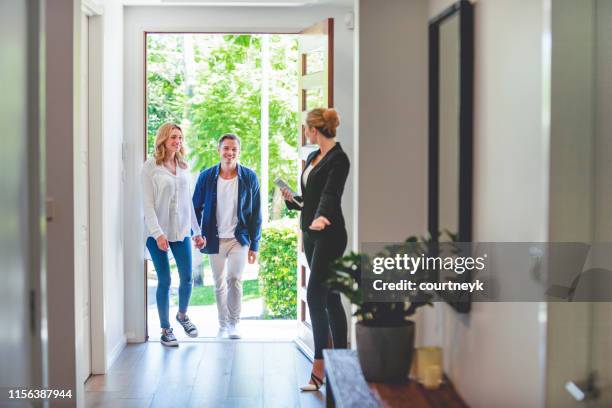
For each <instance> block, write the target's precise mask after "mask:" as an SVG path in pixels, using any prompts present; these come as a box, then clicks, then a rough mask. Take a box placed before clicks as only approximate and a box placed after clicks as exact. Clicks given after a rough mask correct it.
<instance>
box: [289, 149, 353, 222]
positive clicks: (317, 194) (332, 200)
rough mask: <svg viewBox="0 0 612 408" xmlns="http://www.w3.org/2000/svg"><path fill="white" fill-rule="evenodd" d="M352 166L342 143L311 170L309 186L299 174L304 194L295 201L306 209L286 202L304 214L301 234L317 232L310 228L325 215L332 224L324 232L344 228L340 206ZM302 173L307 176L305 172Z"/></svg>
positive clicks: (308, 161) (312, 158)
mask: <svg viewBox="0 0 612 408" xmlns="http://www.w3.org/2000/svg"><path fill="white" fill-rule="evenodd" d="M320 152H321V150H320V149H319V150H317V151H315V152H312V153H311V154H310V155H309V156H308V159H307V160H306V167H305V168H304V169H306V168H307V167H308V166H309V165H310V163H311V162H312V161H313V160H314V158H315V157H316V156H317V155H318V154H319V153H320ZM349 167H350V162H349V159H348V156H347V155H346V153H344V150H342V147H341V146H340V143H336V145H335V146H334V147H333V148H332V149H331V150H330V151H329V152H327V154H326V155H325V157H323V159H321V161H319V163H317V165H316V166H315V167H314V168H313V169H312V170H311V171H310V174H309V175H308V180H306V181H307V183H306V184H304V182H303V180H302V179H303V177H302V175H300V183H301V185H302V195H301V196H295V199H296V200H297V201H300V202H302V203H303V204H304V206H303V207H300V206H299V205H297V204H295V203H294V202H293V201H285V203H286V204H287V208H289V209H292V210H301V211H302V216H301V217H300V218H301V220H300V226H301V228H302V231H308V232H314V231H312V230H310V229H309V228H308V227H309V226H310V224H311V223H312V220H314V219H315V218H317V217H319V216H324V217H325V218H327V219H328V220H329V221H330V222H331V225H329V226H327V227H326V228H325V229H324V230H323V231H321V232H325V231H328V230H331V231H335V230H337V229H338V228H342V229H344V225H345V224H344V216H343V215H342V208H341V206H340V203H341V201H342V192H343V191H344V184H345V182H346V178H347V176H348V172H349ZM302 174H304V172H303V171H302Z"/></svg>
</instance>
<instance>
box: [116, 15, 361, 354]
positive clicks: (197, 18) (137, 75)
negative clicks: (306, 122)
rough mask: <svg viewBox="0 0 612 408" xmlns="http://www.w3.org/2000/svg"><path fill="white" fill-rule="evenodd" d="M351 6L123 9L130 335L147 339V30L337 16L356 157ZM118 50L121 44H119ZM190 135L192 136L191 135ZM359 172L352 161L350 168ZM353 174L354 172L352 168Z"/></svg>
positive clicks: (344, 138)
mask: <svg viewBox="0 0 612 408" xmlns="http://www.w3.org/2000/svg"><path fill="white" fill-rule="evenodd" d="M351 11H352V8H350V7H336V6H327V7H325V6H311V7H289V8H236V7H232V8H208V7H199V8H198V7H176V8H171V7H127V8H126V9H125V25H124V27H125V41H124V47H125V48H124V50H125V54H124V57H125V65H124V67H125V68H124V69H125V71H124V75H125V94H124V106H125V116H124V118H125V120H124V131H125V152H126V154H127V161H126V168H125V171H126V173H125V180H126V189H125V193H126V194H125V199H124V207H123V208H124V211H125V213H124V216H125V219H126V220H130V222H129V225H126V229H125V253H124V255H125V261H124V268H125V271H126V274H125V285H126V292H125V293H126V302H125V316H126V324H125V327H126V335H127V338H128V341H131V342H141V341H144V335H145V326H144V323H145V320H144V313H145V299H144V288H145V281H144V272H143V255H144V241H143V237H142V231H143V228H142V222H143V221H142V212H141V201H142V194H141V187H140V170H141V166H142V161H143V152H144V137H145V135H144V129H145V124H144V117H145V112H144V85H143V84H144V77H143V72H144V71H143V69H144V48H143V46H144V42H143V39H144V35H143V33H144V32H145V31H175V32H176V31H179V32H181V31H186V32H189V31H191V32H281V33H283V32H284V33H295V32H299V31H300V30H301V29H303V28H306V27H308V26H310V25H312V24H314V23H316V22H318V21H320V20H322V19H325V18H328V17H333V18H334V19H335V30H334V41H335V45H334V103H335V107H336V108H337V109H338V112H339V113H340V115H341V125H340V128H339V129H338V140H339V141H340V142H341V143H342V146H343V148H344V149H345V150H346V152H347V154H348V156H349V158H351V159H353V157H354V155H355V152H354V147H353V120H354V119H353V32H352V31H351V30H348V29H346V28H345V26H344V24H343V21H344V16H345V15H346V14H347V13H348V12H351ZM117 49H120V48H117ZM187 137H189V135H187ZM351 171H352V172H355V171H356V169H355V167H354V166H353V167H352V169H351ZM353 174H354V173H353ZM353 188H354V187H353V182H352V179H351V178H349V181H348V182H347V186H346V192H345V195H344V197H345V199H344V200H343V211H344V214H345V217H346V221H347V225H348V229H349V236H351V237H352V234H353V230H352V225H353V224H354V216H353V202H352V201H353V200H352V199H351V198H352V197H353Z"/></svg>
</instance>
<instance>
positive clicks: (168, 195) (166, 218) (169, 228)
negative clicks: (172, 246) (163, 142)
mask: <svg viewBox="0 0 612 408" xmlns="http://www.w3.org/2000/svg"><path fill="white" fill-rule="evenodd" d="M142 185H143V194H144V206H143V207H144V216H145V227H146V234H147V236H149V237H153V238H155V239H157V238H158V237H159V236H160V235H162V234H164V235H166V239H168V241H171V242H175V241H182V240H184V239H185V237H188V236H190V235H191V231H192V230H193V234H194V235H201V232H200V227H199V226H198V222H197V220H196V216H195V211H194V209H193V203H192V201H191V191H190V188H189V170H188V169H182V168H181V167H180V166H176V175H174V174H172V172H171V171H170V170H168V169H167V168H166V167H165V166H163V165H157V164H155V159H149V160H147V161H146V162H145V164H144V166H143V168H142Z"/></svg>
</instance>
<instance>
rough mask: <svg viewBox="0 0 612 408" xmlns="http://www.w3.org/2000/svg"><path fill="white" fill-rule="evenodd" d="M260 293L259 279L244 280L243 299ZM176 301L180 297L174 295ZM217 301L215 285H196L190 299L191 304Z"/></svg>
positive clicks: (249, 298) (200, 304) (259, 295)
mask: <svg viewBox="0 0 612 408" xmlns="http://www.w3.org/2000/svg"><path fill="white" fill-rule="evenodd" d="M260 297H261V294H260V293H259V281H258V280H257V279H252V280H246V281H243V282H242V300H243V301H246V300H251V299H257V298H260ZM173 298H174V299H173V300H174V303H176V304H178V297H177V296H176V295H175V296H173ZM215 303H216V301H215V287H214V286H213V285H210V286H194V287H193V290H192V291H191V299H190V300H189V306H209V305H214V304H215Z"/></svg>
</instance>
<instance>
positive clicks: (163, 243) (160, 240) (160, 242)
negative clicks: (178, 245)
mask: <svg viewBox="0 0 612 408" xmlns="http://www.w3.org/2000/svg"><path fill="white" fill-rule="evenodd" d="M156 241H157V247H158V248H159V249H161V250H162V251H164V252H168V248H169V247H170V244H169V243H168V239H167V238H166V236H165V235H164V234H161V235H160V236H159V237H157V240H156Z"/></svg>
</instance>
